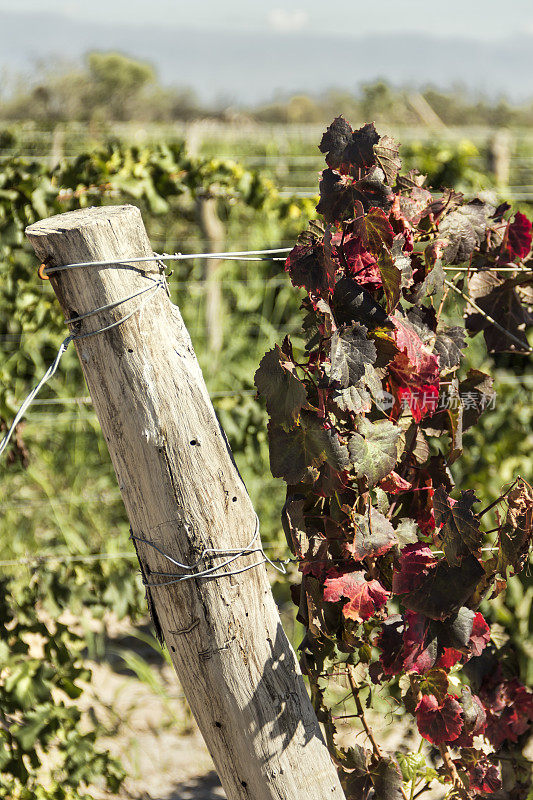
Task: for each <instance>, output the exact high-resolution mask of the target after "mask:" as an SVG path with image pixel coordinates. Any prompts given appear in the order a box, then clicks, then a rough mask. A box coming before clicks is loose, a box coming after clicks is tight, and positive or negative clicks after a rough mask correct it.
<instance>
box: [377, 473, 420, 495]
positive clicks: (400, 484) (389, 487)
mask: <svg viewBox="0 0 533 800" xmlns="http://www.w3.org/2000/svg"><path fill="white" fill-rule="evenodd" d="M379 486H380V488H381V489H383V491H384V492H387V493H388V494H400V493H401V492H407V491H408V490H409V489H411V488H412V483H409V481H406V480H405V478H402V476H401V475H398V473H397V472H394V470H393V471H392V472H391V473H389V475H387V476H386V477H385V478H383V480H382V481H380V482H379Z"/></svg>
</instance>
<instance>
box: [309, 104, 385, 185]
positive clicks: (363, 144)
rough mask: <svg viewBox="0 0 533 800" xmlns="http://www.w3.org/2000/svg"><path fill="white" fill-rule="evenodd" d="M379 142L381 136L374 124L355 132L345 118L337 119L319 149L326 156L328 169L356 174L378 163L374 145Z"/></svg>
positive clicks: (327, 131)
mask: <svg viewBox="0 0 533 800" xmlns="http://www.w3.org/2000/svg"><path fill="white" fill-rule="evenodd" d="M378 142H379V134H378V132H377V131H376V129H375V127H374V124H373V123H371V122H370V123H367V124H366V125H364V126H363V127H362V128H359V130H357V131H354V130H352V127H351V125H349V124H348V123H347V122H346V120H345V119H344V118H343V117H337V118H336V119H334V120H333V122H332V123H331V125H330V126H329V128H328V129H327V130H326V132H325V133H324V135H323V136H322V141H321V142H320V144H319V146H318V148H319V150H320V152H321V153H325V154H326V164H327V165H328V167H332V168H333V169H338V170H339V171H340V172H355V171H358V170H365V169H369V168H370V167H371V166H372V165H373V164H375V163H376V157H375V155H374V145H376V144H378Z"/></svg>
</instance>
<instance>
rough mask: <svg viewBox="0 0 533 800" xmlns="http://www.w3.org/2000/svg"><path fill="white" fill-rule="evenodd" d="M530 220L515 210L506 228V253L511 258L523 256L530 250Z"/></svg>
mask: <svg viewBox="0 0 533 800" xmlns="http://www.w3.org/2000/svg"><path fill="white" fill-rule="evenodd" d="M531 228H532V226H531V222H530V221H529V220H528V218H527V217H526V216H525V214H521V213H520V211H517V212H516V214H515V215H514V219H513V221H512V222H511V223H510V224H509V227H508V228H507V241H506V245H507V253H508V254H509V257H510V258H511V259H514V258H525V257H526V256H527V254H528V253H529V251H530V250H531V239H532V235H531Z"/></svg>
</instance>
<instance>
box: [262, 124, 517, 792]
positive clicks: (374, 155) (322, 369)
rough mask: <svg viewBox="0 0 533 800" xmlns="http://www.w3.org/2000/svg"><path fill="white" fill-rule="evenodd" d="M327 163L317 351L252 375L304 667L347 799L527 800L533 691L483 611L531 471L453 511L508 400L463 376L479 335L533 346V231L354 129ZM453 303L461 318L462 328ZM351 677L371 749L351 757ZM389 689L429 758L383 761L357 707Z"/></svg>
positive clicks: (497, 345)
mask: <svg viewBox="0 0 533 800" xmlns="http://www.w3.org/2000/svg"><path fill="white" fill-rule="evenodd" d="M320 150H321V152H322V153H324V154H325V156H326V164H327V168H326V169H325V170H324V171H323V172H322V175H321V180H320V201H319V204H318V206H317V211H318V213H319V215H320V216H319V219H318V220H316V221H314V222H312V223H311V224H310V226H309V228H308V230H307V231H305V232H304V233H302V234H301V235H300V237H299V239H298V241H297V244H296V246H295V247H294V249H293V250H292V252H291V254H290V255H289V257H288V259H287V262H286V270H287V272H288V273H289V275H290V277H291V280H292V283H293V284H294V286H295V287H302V288H304V289H305V291H306V293H307V296H306V297H305V299H304V300H303V302H302V309H303V312H304V317H303V322H302V328H303V332H304V335H305V338H306V340H307V344H306V347H305V353H304V354H303V355H302V354H297V353H296V352H294V351H293V347H292V344H291V341H290V339H289V338H288V337H287V338H285V339H284V341H283V343H282V344H281V345H280V346H275V347H274V348H273V349H272V350H269V351H268V352H267V353H266V355H265V356H264V357H263V359H262V361H261V363H260V366H259V368H258V370H257V372H256V376H255V383H256V386H257V389H258V391H259V393H260V394H261V395H262V396H263V397H264V398H265V400H266V407H267V411H268V413H269V415H270V421H269V425H268V436H269V449H270V465H271V470H272V473H273V475H274V476H276V477H280V478H283V479H284V480H285V481H286V483H287V499H286V503H285V506H284V509H283V514H282V519H283V525H284V529H285V533H286V535H287V539H288V542H289V545H290V547H291V549H292V551H293V553H294V554H295V556H296V559H297V560H298V562H299V572H300V573H301V583H300V584H299V585H295V586H293V587H292V590H293V591H292V594H293V599H294V601H295V603H296V605H297V606H298V620H299V621H300V622H301V623H302V624H303V625H304V626H305V629H306V631H305V636H304V639H303V641H302V643H301V645H300V652H301V664H302V668H303V671H304V673H305V674H306V675H307V676H308V679H309V684H310V688H311V693H312V697H313V702H314V705H315V709H316V712H317V714H318V717H319V719H320V721H321V722H322V723H323V726H324V730H325V734H326V739H327V744H328V747H329V749H330V752H331V755H332V757H333V759H334V760H335V762H336V764H337V765H338V768H339V771H340V774H341V778H342V781H343V785H344V788H345V792H346V795H347V797H348V798H353V800H356V798H357V800H361V799H364V798H367V797H371V796H372V797H376V799H379V800H394V799H395V798H406V799H407V798H413V797H416V796H418V795H419V794H422V793H423V792H424V791H426V790H427V788H428V786H429V785H430V784H431V782H432V781H433V780H439V781H440V782H441V783H443V784H444V785H445V787H446V789H447V797H456V798H459V797H460V798H483V797H487V796H489V795H490V794H492V793H494V792H498V797H509V798H511V797H512V798H513V800H515V799H516V800H519V799H520V798H525V797H526V796H527V794H528V773H529V770H528V769H527V766H528V765H527V763H526V761H525V760H524V758H523V756H522V754H521V745H522V744H523V741H524V738H525V734H526V731H527V730H528V728H529V726H530V723H531V721H532V720H533V694H531V692H529V691H528V690H527V689H526V687H525V686H524V685H522V683H520V681H519V679H518V677H517V676H516V675H514V674H513V672H512V663H510V662H509V659H506V658H504V657H503V655H502V652H500V650H499V648H498V644H497V641H495V637H492V636H491V630H490V628H489V625H488V624H487V622H486V621H485V619H484V617H483V615H482V613H481V612H480V611H479V610H478V608H479V606H480V603H481V602H482V600H484V599H487V598H490V597H495V596H496V595H497V594H498V593H499V592H501V591H502V590H503V589H504V588H505V585H506V581H507V580H508V578H509V577H510V576H512V575H514V574H515V573H517V572H519V571H520V570H521V569H522V568H523V567H524V565H525V563H526V561H527V557H528V553H529V549H530V546H531V541H532V538H533V490H532V488H531V487H530V486H529V484H528V483H527V482H526V481H525V480H523V479H522V478H520V477H518V478H517V480H516V481H515V482H514V484H512V485H511V486H508V487H503V491H502V494H501V495H500V497H498V498H497V499H496V500H495V502H494V503H493V504H492V505H491V506H490V507H488V508H485V509H479V508H478V504H479V501H478V499H477V497H476V495H475V493H474V492H473V491H471V490H470V491H459V492H457V493H455V492H454V494H455V496H454V497H452V492H453V489H454V485H453V479H452V475H451V472H450V466H451V465H452V464H453V463H454V462H455V461H456V459H458V458H459V456H460V454H461V450H462V435H463V432H464V431H465V430H467V429H468V428H470V427H471V426H472V425H474V424H475V423H476V422H477V420H478V419H479V417H480V415H481V414H482V412H483V411H484V409H485V408H486V407H488V406H490V405H491V404H493V403H494V402H495V397H494V390H493V389H492V386H491V379H490V376H489V375H486V374H484V373H482V372H481V371H479V370H474V369H471V370H469V371H468V372H467V374H466V375H464V374H462V372H461V361H462V357H463V350H464V348H465V346H466V343H467V335H468V336H474V335H476V334H479V333H482V334H483V336H484V339H485V342H486V346H487V349H488V351H489V352H495V353H501V352H512V353H515V354H516V353H521V354H527V353H529V352H531V350H530V346H529V343H528V339H527V336H526V329H527V328H528V327H529V326H531V325H533V316H532V315H531V312H530V310H529V306H530V305H531V300H532V294H531V292H532V287H533V270H532V259H531V242H532V225H531V222H530V221H529V220H528V219H527V218H526V217H525V216H524V215H523V214H521V213H519V212H517V213H516V214H514V215H511V216H510V215H509V212H510V207H509V206H508V205H507V204H501V205H500V206H498V207H494V206H492V205H490V204H489V203H487V202H484V201H482V200H480V199H477V198H476V199H474V200H471V201H467V200H466V199H465V198H464V197H463V195H462V194H460V193H457V192H455V191H452V190H446V189H445V190H442V191H439V192H438V193H432V192H430V191H429V189H428V188H426V187H425V185H424V184H425V180H424V177H423V176H422V175H420V174H418V173H417V172H416V171H415V170H411V171H410V172H409V173H408V174H407V175H401V174H400V169H401V160H400V158H399V155H398V150H399V148H398V144H397V143H396V142H395V141H394V140H393V139H391V138H390V137H388V136H380V135H379V134H378V133H377V132H376V129H375V127H374V125H372V124H367V125H365V126H364V127H362V128H361V129H359V130H356V131H354V130H352V128H351V126H350V125H349V124H348V123H347V122H346V121H345V120H344V119H343V118H342V117H339V118H337V119H336V120H335V121H334V122H333V123H332V125H331V126H330V127H329V128H328V129H327V131H326V132H325V134H324V136H323V138H322V141H321V143H320ZM457 297H460V298H461V299H462V300H464V299H466V300H467V303H466V308H465V314H464V324H463V325H459V324H453V325H451V324H447V323H446V322H445V321H444V319H443V316H444V313H443V312H444V309H445V308H448V306H449V305H450V303H451V302H452V299H456V298H457ZM485 515H487V516H485ZM490 519H493V520H494V522H495V525H493V527H492V528H490V524H489V523H486V520H490ZM339 680H340V681H341V682H342V684H343V685H344V686H346V687H347V689H348V691H349V693H350V695H351V697H352V702H353V704H354V705H355V715H354V716H356V717H358V718H359V719H360V721H361V723H362V727H363V729H364V731H365V732H366V735H367V740H368V742H369V747H368V749H367V748H365V747H362V746H361V745H360V744H358V743H355V742H354V741H353V740H352V743H351V745H350V746H349V747H345V746H341V745H340V744H339V742H338V734H337V731H336V720H335V718H334V709H333V707H332V703H331V700H330V696H329V694H328V686H329V685H331V683H332V682H333V681H337V682H339ZM384 687H388V689H389V692H390V696H391V697H392V698H394V702H397V703H399V704H401V706H403V708H404V709H405V711H406V712H407V714H410V715H412V716H413V717H414V719H415V720H416V725H417V728H418V732H419V733H420V736H421V737H422V739H423V740H425V741H427V742H428V743H429V744H430V745H432V746H433V749H431V748H428V747H427V746H425V750H423V749H422V747H423V742H422V743H421V749H420V752H418V753H407V754H406V753H397V754H385V753H384V751H383V748H382V746H381V745H380V744H379V742H378V741H377V738H376V736H375V735H374V733H373V731H372V728H371V725H370V724H369V722H368V720H367V719H366V717H365V710H364V708H363V702H362V695H364V696H365V697H366V703H367V705H368V706H369V707H370V706H371V705H372V701H373V698H374V696H375V695H376V693H379V692H382V691H383V690H384ZM425 753H427V756H426V755H425ZM427 758H431V759H432V764H433V765H434V766H432V765H428V763H427ZM434 767H435V768H434Z"/></svg>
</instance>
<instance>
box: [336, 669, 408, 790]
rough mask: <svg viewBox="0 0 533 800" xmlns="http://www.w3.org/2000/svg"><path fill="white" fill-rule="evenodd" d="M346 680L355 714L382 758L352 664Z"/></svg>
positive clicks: (375, 751)
mask: <svg viewBox="0 0 533 800" xmlns="http://www.w3.org/2000/svg"><path fill="white" fill-rule="evenodd" d="M348 681H349V682H350V689H351V690H352V695H353V699H354V700H355V708H356V710H357V716H358V717H359V718H360V720H361V724H362V726H363V729H364V731H365V733H366V735H367V736H368V738H369V740H370V743H371V744H372V749H373V750H374V754H375V755H376V756H377V757H378V758H384V755H383V750H382V749H381V747H380V746H379V744H378V741H377V739H376V737H375V736H374V732H373V730H372V728H371V727H370V725H369V724H368V722H367V720H366V717H365V712H364V710H363V706H362V704H361V699H360V697H359V688H358V686H357V684H356V682H355V680H354V677H353V667H352V665H349V669H348ZM401 792H402V797H403V798H404V800H409V797H408V795H407V792H406V791H405V789H404V788H403V786H402V787H401Z"/></svg>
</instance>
